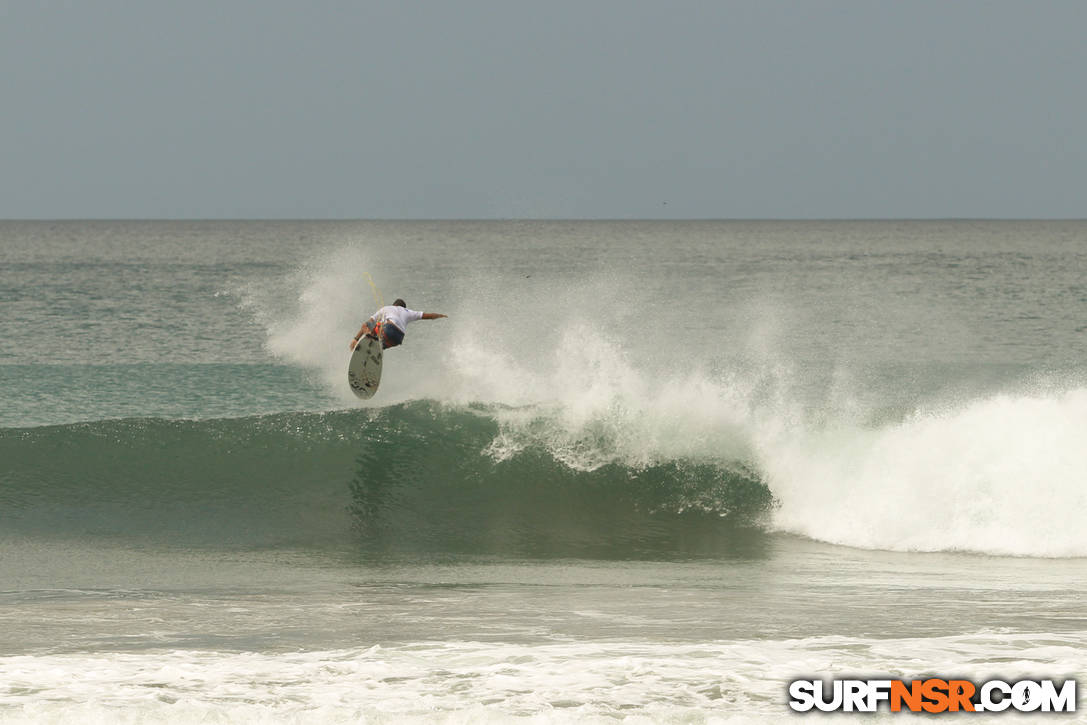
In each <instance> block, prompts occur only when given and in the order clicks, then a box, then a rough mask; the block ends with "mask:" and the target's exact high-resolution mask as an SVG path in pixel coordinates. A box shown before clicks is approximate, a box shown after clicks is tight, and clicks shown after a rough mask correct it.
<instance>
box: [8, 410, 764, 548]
mask: <svg viewBox="0 0 1087 725" xmlns="http://www.w3.org/2000/svg"><path fill="white" fill-rule="evenodd" d="M507 412H508V411H500V410H495V409H490V408H482V407H476V408H474V409H466V408H460V407H450V406H445V405H441V404H437V403H434V402H418V403H412V404H403V405H397V406H391V407H389V408H383V409H376V410H368V411H363V410H355V411H340V412H332V413H324V414H303V413H294V414H277V415H267V416H257V417H250V418H239V419H219V420H207V421H179V420H163V419H126V420H115V421H99V422H94V423H83V424H75V425H64V426H49V427H41V428H30V429H6V430H3V431H0V457H2V458H3V459H4V460H5V461H7V462H8V464H7V465H6V467H5V471H4V473H3V474H2V476H3V478H2V480H3V487H2V493H0V505H2V506H3V508H4V510H5V512H6V515H5V517H4V519H3V523H0V528H2V529H6V530H8V531H9V532H12V531H14V532H21V533H31V534H35V535H48V536H61V537H88V536H91V537H118V538H136V539H140V540H144V541H150V542H153V543H156V544H162V545H175V544H176V545H183V546H238V547H254V546H255V547H262V546H299V547H362V548H363V549H364V550H380V551H389V550H399V551H455V552H467V553H497V554H523V555H530V556H625V557H629V556H655V555H665V554H675V553H728V552H730V551H735V550H737V549H738V548H744V547H748V548H750V546H751V545H752V544H751V542H752V536H756V537H757V534H754V533H751V532H750V531H749V529H750V528H751V527H752V526H754V525H755V524H757V522H758V521H760V520H761V517H763V516H764V515H765V512H766V511H767V509H768V507H769V506H770V504H771V497H770V495H769V492H768V491H767V489H766V487H765V486H764V485H763V484H762V483H761V482H760V481H759V480H758V477H757V475H756V474H755V473H754V472H753V471H751V470H750V469H749V468H747V467H746V466H745V465H744V464H743V463H742V462H737V461H732V462H706V461H697V460H668V461H660V462H657V463H653V464H643V465H627V464H624V463H622V462H621V461H619V460H613V461H610V462H607V463H600V464H598V465H593V466H590V467H576V466H571V465H569V463H568V462H564V461H562V460H560V459H558V458H556V457H555V456H554V455H553V454H552V453H551V452H549V451H548V449H547V446H546V444H545V442H544V441H542V440H541V441H540V442H539V444H538V445H532V444H528V443H526V442H525V441H522V442H521V444H520V448H519V449H518V450H517V451H516V452H512V451H510V450H506V451H505V452H503V453H501V454H499V453H497V452H496V450H497V449H496V441H500V440H502V439H503V434H502V432H501V430H502V427H503V426H502V424H501V423H500V422H499V419H500V418H501V417H502V416H503V415H504V414H505V413H507Z"/></svg>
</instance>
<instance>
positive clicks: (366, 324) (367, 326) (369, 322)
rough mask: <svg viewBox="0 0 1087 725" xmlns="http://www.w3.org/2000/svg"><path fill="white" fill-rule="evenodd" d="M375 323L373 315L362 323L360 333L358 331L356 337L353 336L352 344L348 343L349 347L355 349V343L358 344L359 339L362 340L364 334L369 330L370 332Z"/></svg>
mask: <svg viewBox="0 0 1087 725" xmlns="http://www.w3.org/2000/svg"><path fill="white" fill-rule="evenodd" d="M373 324H374V318H373V317H371V318H370V319H369V320H367V321H366V322H364V323H362V327H360V328H359V331H358V333H357V334H356V335H355V337H354V338H353V339H352V340H351V344H350V345H348V347H349V348H350V349H352V350H354V349H355V345H357V344H358V342H359V340H361V339H362V336H363V335H365V334H366V333H367V332H369V331H370V329H371V326H372V325H373Z"/></svg>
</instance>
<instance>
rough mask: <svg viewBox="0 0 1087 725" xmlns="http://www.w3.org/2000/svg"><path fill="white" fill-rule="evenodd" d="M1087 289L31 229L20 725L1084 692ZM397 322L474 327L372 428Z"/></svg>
mask: <svg viewBox="0 0 1087 725" xmlns="http://www.w3.org/2000/svg"><path fill="white" fill-rule="evenodd" d="M1085 269H1087V222H1079V221H1062V222H1010V221H1009V222H980V221H946V222H943V221H932V222H923V221H902V222H894V221H888V222H875V221H873V222H709V221H707V222H528V221H525V222H0V305H2V307H3V310H4V314H3V315H2V316H0V337H2V339H4V340H5V341H6V344H5V345H3V346H2V347H0V389H2V390H3V391H4V395H3V403H2V405H0V582H2V583H0V601H2V603H3V606H2V607H0V620H2V622H3V626H2V627H0V721H4V722H9V721H10V722H23V721H26V722H40V721H47V722H48V721H56V722H67V721H71V720H75V719H82V720H85V721H91V722H114V721H117V720H118V719H125V720H130V721H136V722H159V721H161V722H184V721H203V720H217V719H219V720H229V721H256V722H261V721H268V720H275V721H280V720H287V721H300V722H355V721H367V722H401V721H425V722H431V721H438V722H475V721H485V722H488V721H489V722H505V721H508V720H526V721H534V722H615V721H625V720H629V721H631V722H777V721H779V720H781V719H783V718H786V717H788V716H789V715H790V711H789V709H788V706H787V704H786V699H787V698H786V686H787V683H788V681H789V680H791V679H794V678H797V677H804V676H812V675H820V676H826V677H831V676H847V675H858V674H864V675H871V676H880V675H885V676H891V677H896V678H903V679H910V678H913V677H920V676H923V675H930V674H943V675H955V676H968V677H970V678H971V679H975V680H979V681H980V680H983V679H987V678H989V677H994V676H1000V677H1004V678H1016V677H1023V678H1025V677H1030V678H1035V679H1037V678H1045V677H1050V678H1056V679H1063V678H1067V677H1079V676H1080V675H1081V674H1082V673H1084V672H1085V671H1087V667H1085V665H1087V655H1085V654H1084V653H1085V652H1087V647H1085V645H1087V605H1085V604H1084V601H1085V598H1084V596H1085V594H1087V583H1085V582H1087V578H1085V575H1087V529H1085V528H1084V527H1083V520H1084V516H1085V514H1087V365H1085V364H1084V349H1085V347H1087V278H1085V277H1084V270H1085ZM367 274H369V275H371V276H372V277H373V280H374V281H375V282H376V284H377V289H376V290H375V289H373V288H371V285H370V283H369V282H368V280H367ZM395 297H403V298H405V299H406V300H407V302H408V304H409V306H411V307H414V308H416V309H423V310H428V311H436V312H444V313H447V314H448V315H449V316H450V317H449V319H444V320H437V321H427V322H419V323H416V324H413V325H412V326H411V327H409V329H408V335H407V339H406V342H405V344H404V346H403V347H401V348H398V349H395V350H391V351H389V352H388V353H387V363H386V365H387V367H386V370H385V374H384V376H383V381H382V387H381V390H380V391H379V393H378V395H377V397H375V398H374V400H373V401H370V402H369V403H367V404H362V403H359V402H358V401H356V400H355V399H354V397H353V396H352V395H351V393H350V390H349V388H348V387H347V384H346V362H347V355H348V347H347V344H348V341H349V340H350V338H351V336H352V335H353V334H354V332H355V331H356V330H357V329H358V326H359V323H360V322H361V321H362V320H363V319H365V318H366V317H368V316H369V315H370V313H372V312H373V310H374V309H375V308H376V307H377V306H378V304H379V303H380V302H382V301H384V302H389V301H391V300H392V299H393V298H395ZM1079 710H1080V712H1077V713H1076V715H1075V716H1074V717H1073V719H1076V720H1077V721H1082V720H1087V716H1085V715H1083V713H1082V711H1083V707H1082V706H1081V707H1080V708H1079ZM883 717H886V718H893V717H902V716H899V715H895V716H892V715H890V714H888V713H884V714H883ZM975 719H977V718H975ZM1001 719H1002V720H1006V719H1008V716H1002V718H1001ZM1011 719H1014V716H1013V717H1012V718H1011ZM1066 719H1067V718H1066Z"/></svg>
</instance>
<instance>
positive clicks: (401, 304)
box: [393, 299, 408, 307]
mask: <svg viewBox="0 0 1087 725" xmlns="http://www.w3.org/2000/svg"><path fill="white" fill-rule="evenodd" d="M407 306H408V305H407V303H406V302H404V300H400V299H398V300H397V301H396V302H393V307H407Z"/></svg>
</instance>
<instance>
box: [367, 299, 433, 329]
mask: <svg viewBox="0 0 1087 725" xmlns="http://www.w3.org/2000/svg"><path fill="white" fill-rule="evenodd" d="M374 319H375V320H382V319H384V320H385V321H387V322H391V323H393V324H394V325H396V326H397V327H399V328H400V331H401V332H403V331H404V328H406V327H407V326H408V323H409V322H415V321H416V320H421V319H423V313H422V312H416V311H415V310H409V309H408V308H407V307H397V306H396V305H385V306H384V307H382V308H381V309H380V310H378V311H377V312H375V313H374Z"/></svg>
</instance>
